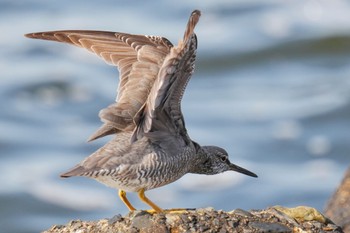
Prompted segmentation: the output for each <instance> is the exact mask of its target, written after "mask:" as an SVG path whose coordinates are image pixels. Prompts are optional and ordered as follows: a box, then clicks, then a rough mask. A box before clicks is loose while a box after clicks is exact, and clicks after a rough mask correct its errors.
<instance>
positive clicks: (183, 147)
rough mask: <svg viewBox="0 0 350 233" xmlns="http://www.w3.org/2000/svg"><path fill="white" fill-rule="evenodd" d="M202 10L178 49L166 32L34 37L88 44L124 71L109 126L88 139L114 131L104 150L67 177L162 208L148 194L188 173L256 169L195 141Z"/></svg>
mask: <svg viewBox="0 0 350 233" xmlns="http://www.w3.org/2000/svg"><path fill="white" fill-rule="evenodd" d="M200 15H201V13H200V11H198V10H195V11H193V12H192V14H191V16H190V18H189V21H188V24H187V27H186V31H185V33H184V37H183V39H182V40H181V41H180V42H179V44H178V45H177V46H173V45H172V43H171V42H170V41H169V40H167V39H166V38H163V37H158V36H145V35H131V34H126V33H119V32H106V31H81V30H70V31H51V32H38V33H30V34H27V35H26V36H27V37H30V38H35V39H44V40H53V41H58V42H64V43H68V44H72V45H75V46H78V47H81V48H85V49H87V50H89V51H90V52H93V53H95V54H96V55H98V56H99V57H101V58H102V59H103V60H105V61H106V62H107V63H108V64H110V65H114V66H117V67H118V69H119V76H120V83H119V87H118V94H117V98H116V102H115V103H113V104H111V105H109V106H108V107H107V108H105V109H102V110H101V111H100V113H99V117H100V118H101V120H102V122H103V125H102V127H101V128H100V129H98V130H97V131H96V132H95V133H94V134H93V135H92V136H91V137H90V139H89V141H92V140H95V139H97V138H100V137H103V136H106V135H110V134H115V136H114V138H113V139H112V140H111V141H109V142H108V143H107V144H106V145H104V146H103V147H102V148H100V149H99V150H97V151H96V152H95V153H93V154H92V155H90V156H89V157H87V158H86V159H84V160H83V161H82V162H80V163H79V164H78V165H76V166H75V167H74V168H73V169H71V170H70V171H68V172H66V173H64V174H62V175H61V176H62V177H71V176H86V177H89V178H93V179H95V180H97V181H99V182H101V183H104V184H105V185H107V186H109V187H112V188H117V189H119V197H120V198H121V199H122V201H123V202H124V203H125V204H126V206H127V207H128V208H129V210H130V211H133V210H135V208H134V207H133V206H132V205H131V203H130V202H129V201H128V199H127V197H126V193H125V191H129V192H137V193H138V195H139V198H140V199H141V200H142V201H143V202H145V203H147V204H148V205H149V206H151V207H152V208H153V210H154V211H156V212H161V211H163V210H162V209H161V208H160V207H158V206H157V205H156V204H154V203H153V202H152V201H151V200H149V199H148V198H147V197H146V196H145V194H144V192H145V191H146V190H150V189H154V188H157V187H160V186H163V185H166V184H169V183H171V182H174V181H176V180H178V179H179V178H181V177H182V176H183V175H185V174H186V173H196V174H206V175H214V174H218V173H222V172H225V171H236V172H240V173H243V174H245V175H248V176H252V177H257V175H256V174H254V173H253V172H250V171H248V170H246V169H244V168H242V167H239V166H237V165H235V164H232V163H231V162H230V161H229V158H228V154H227V152H226V151H225V150H224V149H222V148H220V147H217V146H200V145H199V144H198V143H196V142H194V141H192V140H191V138H190V137H189V136H188V134H187V130H186V128H185V121H184V117H183V115H182V113H181V106H180V105H181V99H182V96H183V93H184V91H185V87H186V84H187V83H188V81H189V79H190V78H191V75H192V73H193V71H194V63H195V58H196V51H197V37H196V34H195V33H194V28H195V26H196V24H197V22H198V20H199V17H200Z"/></svg>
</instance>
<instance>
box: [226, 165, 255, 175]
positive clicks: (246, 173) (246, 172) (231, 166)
mask: <svg viewBox="0 0 350 233" xmlns="http://www.w3.org/2000/svg"><path fill="white" fill-rule="evenodd" d="M230 170H231V171H235V172H239V173H242V174H245V175H247V176H252V177H258V176H257V175H256V174H255V173H253V172H251V171H248V170H247V169H245V168H243V167H240V166H237V165H235V164H233V163H231V164H230Z"/></svg>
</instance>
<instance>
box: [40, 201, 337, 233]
mask: <svg viewBox="0 0 350 233" xmlns="http://www.w3.org/2000/svg"><path fill="white" fill-rule="evenodd" d="M297 209H298V210H307V211H296V210H297ZM282 211H283V212H282ZM295 211H296V213H297V214H295ZM290 213H294V214H290ZM310 213H313V214H312V216H316V217H310ZM302 214H305V216H302ZM320 215H322V214H320V213H319V212H318V211H316V210H315V209H312V208H310V207H298V208H291V209H288V208H282V207H277V208H276V207H271V208H268V209H265V210H252V211H244V210H239V209H238V210H234V211H230V212H225V211H222V210H219V211H217V210H214V209H212V208H210V209H209V208H205V209H198V210H184V211H174V212H171V211H166V212H165V213H160V214H156V213H154V214H150V213H148V212H146V211H134V212H133V213H129V214H127V215H126V216H124V217H122V216H120V215H116V216H114V217H112V218H111V219H102V220H99V221H91V222H85V221H81V220H74V221H71V222H69V223H68V224H67V225H65V226H62V225H57V226H53V227H51V229H49V230H47V231H45V232H46V233H54V232H56V233H57V232H60V233H68V232H81V233H95V232H140V233H148V232H155V233H163V232H166V233H168V232H169V233H182V232H208V233H210V232H220V233H224V232H249V233H255V232H259V233H263V232H279V233H284V232H310V233H311V232H329V233H331V232H334V233H335V232H337V233H338V232H339V233H341V232H343V231H342V229H341V228H340V227H338V226H337V225H335V224H334V223H333V222H331V221H330V220H329V219H327V218H325V219H322V218H319V216H320Z"/></svg>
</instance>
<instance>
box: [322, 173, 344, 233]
mask: <svg viewBox="0 0 350 233" xmlns="http://www.w3.org/2000/svg"><path fill="white" fill-rule="evenodd" d="M325 215H326V216H328V217H329V218H331V219H332V220H333V221H334V222H335V223H337V224H338V225H339V226H341V227H342V228H343V230H344V232H349V233H350V167H349V168H348V170H347V172H346V173H345V176H344V179H343V181H342V182H341V184H340V186H339V187H338V189H337V191H336V192H335V193H334V194H333V196H332V197H331V199H330V201H329V202H328V205H327V207H326V211H325Z"/></svg>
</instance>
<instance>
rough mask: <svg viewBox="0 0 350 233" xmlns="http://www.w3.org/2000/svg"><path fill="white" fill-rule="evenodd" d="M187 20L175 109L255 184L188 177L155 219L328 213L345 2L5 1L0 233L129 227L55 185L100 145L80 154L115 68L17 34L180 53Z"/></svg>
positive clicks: (233, 177) (336, 176) (74, 183)
mask: <svg viewBox="0 0 350 233" xmlns="http://www.w3.org/2000/svg"><path fill="white" fill-rule="evenodd" d="M118 2H119V3H118ZM154 8H156V10H154ZM195 8H198V9H200V10H201V11H202V17H201V20H200V22H199V24H198V26H197V28H196V32H197V35H198V38H199V49H198V60H197V67H196V72H195V75H194V77H193V79H192V80H191V82H190V83H189V86H188V88H187V90H186V93H185V96H184V99H183V112H184V115H185V118H186V125H187V128H188V131H189V134H190V135H191V137H192V138H193V139H194V140H195V141H197V142H199V143H200V144H202V145H207V144H208V145H210V144H213V145H218V146H221V147H224V148H226V149H227V151H228V152H229V154H230V158H231V161H233V162H235V163H236V164H239V165H241V166H243V167H246V168H248V169H250V170H252V171H254V172H256V173H257V174H258V175H259V178H258V179H254V178H250V177H245V176H243V175H240V174H235V173H232V172H227V173H224V174H221V175H216V176H200V175H186V176H185V177H183V178H182V179H180V180H179V181H177V182H175V183H173V184H170V185H168V186H166V187H162V188H159V189H156V190H152V191H149V192H148V195H149V197H150V198H151V199H152V200H154V201H155V202H156V203H157V204H159V205H160V206H161V207H163V208H172V207H208V206H212V207H214V208H216V209H224V210H232V209H235V208H243V209H259V208H266V207H268V206H272V205H284V206H289V207H293V206H298V205H309V206H313V207H316V208H318V209H319V210H322V209H323V208H324V206H325V204H326V202H327V200H328V198H329V197H330V195H331V194H332V193H333V191H334V190H335V188H336V187H337V185H338V184H339V182H340V181H341V178H342V176H343V173H344V171H345V169H346V168H347V166H348V165H349V161H350V159H349V154H348V153H349V151H350V33H349V32H350V20H349V13H350V4H349V2H348V1H345V0H337V1H313V0H309V1H304V0H303V1H295V0H290V1H277V0H269V1H264V2H261V1H256V0H251V1H225V0H217V1H210V0H205V1H200V3H194V2H190V1H184V0H180V1H153V2H147V4H146V3H145V2H144V1H133V2H131V3H130V1H129V2H125V1H107V0H106V1H93V2H91V1H90V2H86V1H83V0H78V1H68V0H61V1H44V0H26V1H24V0H23V1H13V0H0V29H1V34H0V70H1V72H0V99H1V101H0V109H1V110H0V129H1V130H0V171H1V176H0V229H1V230H0V231H1V232H17V233H18V232H38V231H41V230H44V229H47V228H49V227H50V226H51V225H53V224H65V223H67V222H69V221H70V220H71V219H83V220H96V219H101V218H106V217H112V216H113V215H115V214H117V213H121V214H125V213H127V209H126V207H125V206H124V205H123V204H122V203H121V201H120V200H119V199H118V197H117V192H116V191H115V190H113V189H110V188H107V187H105V186H103V185H101V184H99V183H97V182H95V181H93V180H89V179H87V178H72V179H60V178H59V176H58V175H59V174H60V173H61V172H63V171H66V170H67V169H69V168H70V167H72V166H73V165H75V164H76V163H78V162H79V161H80V160H82V159H83V158H84V157H86V156H88V155H89V154H90V153H92V152H93V151H94V150H96V149H97V148H99V147H100V146H102V145H103V144H104V143H105V142H106V141H107V140H108V138H105V139H102V140H99V141H96V142H93V143H86V139H87V138H88V136H90V135H91V134H92V133H93V132H94V131H95V130H96V129H97V128H98V127H99V126H100V121H99V119H98V116H97V114H98V111H99V110H100V109H101V108H103V107H105V106H107V105H109V104H110V103H112V101H113V100H114V98H115V90H116V87H117V83H118V73H117V71H116V68H114V67H112V66H107V65H105V64H104V62H103V61H101V60H99V59H98V58H97V57H95V56H94V55H91V54H89V53H87V52H85V51H82V50H80V49H78V48H73V47H70V46H68V45H63V44H56V43H53V42H46V41H36V40H29V39H27V38H24V37H23V34H25V33H28V32H35V31H46V30H57V29H98V30H109V31H121V32H129V33H137V34H153V35H162V36H165V37H167V38H168V39H170V40H171V41H172V42H173V43H174V44H176V43H177V42H178V40H179V38H181V37H182V34H183V31H184V27H185V25H186V22H187V19H188V16H189V14H190V12H191V11H192V10H193V9H195ZM129 196H130V199H131V201H132V202H133V203H135V206H136V207H138V208H147V207H146V206H145V205H144V204H142V203H140V201H139V200H138V199H137V196H136V195H135V194H130V195H129Z"/></svg>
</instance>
